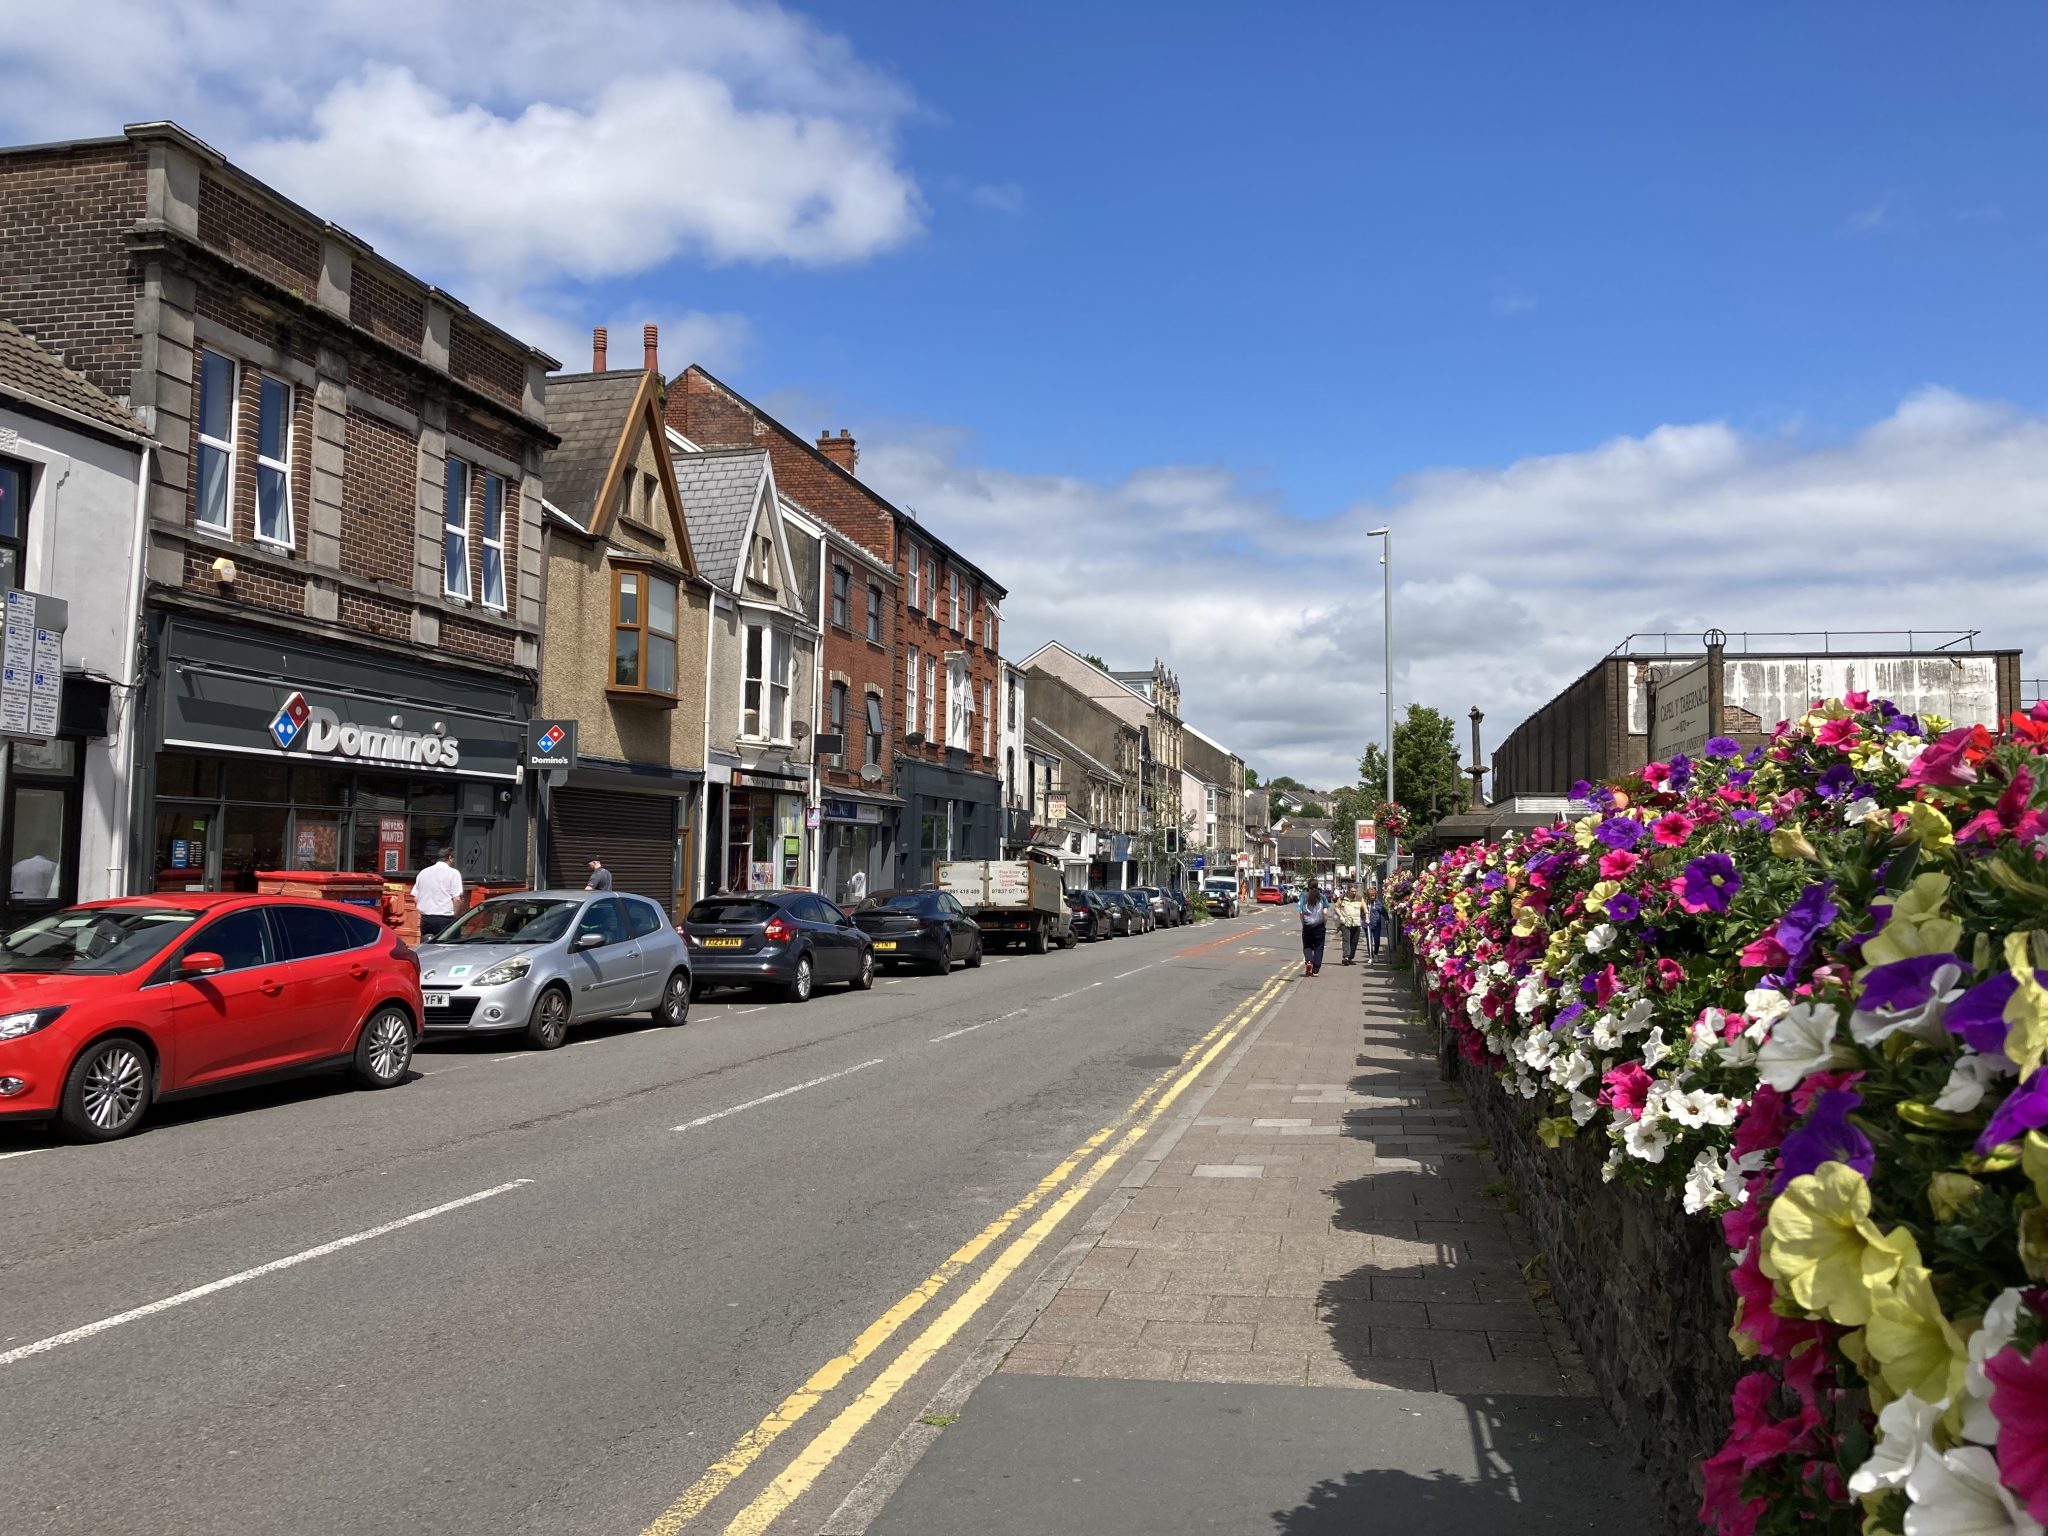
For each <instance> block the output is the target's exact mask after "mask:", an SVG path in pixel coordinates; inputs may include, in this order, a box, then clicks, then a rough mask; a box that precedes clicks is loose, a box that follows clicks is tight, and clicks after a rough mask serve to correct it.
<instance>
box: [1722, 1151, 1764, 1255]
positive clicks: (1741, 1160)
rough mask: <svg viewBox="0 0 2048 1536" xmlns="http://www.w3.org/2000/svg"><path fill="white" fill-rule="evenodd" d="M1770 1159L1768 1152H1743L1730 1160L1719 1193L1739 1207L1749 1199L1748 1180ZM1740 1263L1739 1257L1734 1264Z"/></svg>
mask: <svg viewBox="0 0 2048 1536" xmlns="http://www.w3.org/2000/svg"><path fill="white" fill-rule="evenodd" d="M1769 1158H1770V1154H1769V1153H1768V1152H1745V1153H1743V1154H1742V1156H1740V1157H1736V1158H1730V1159H1729V1162H1728V1171H1727V1172H1726V1173H1724V1174H1723V1175H1722V1176H1721V1193H1722V1194H1724V1195H1726V1196H1727V1197H1728V1198H1729V1199H1730V1200H1733V1201H1734V1202H1735V1203H1736V1204H1738V1205H1740V1204H1741V1203H1742V1202H1743V1201H1745V1200H1747V1199H1748V1198H1749V1180H1750V1177H1751V1175H1753V1174H1755V1173H1756V1172H1758V1171H1759V1170H1760V1169H1761V1168H1762V1167H1763V1165H1764V1164H1765V1162H1766V1161H1768V1160H1769ZM1741 1262H1742V1260H1741V1258H1740V1256H1738V1257H1737V1259H1736V1263H1738V1264H1740V1263H1741Z"/></svg>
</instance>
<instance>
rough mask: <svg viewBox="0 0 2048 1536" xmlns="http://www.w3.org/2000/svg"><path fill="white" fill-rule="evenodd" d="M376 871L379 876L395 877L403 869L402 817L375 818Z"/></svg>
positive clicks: (403, 821) (403, 826) (403, 819)
mask: <svg viewBox="0 0 2048 1536" xmlns="http://www.w3.org/2000/svg"><path fill="white" fill-rule="evenodd" d="M377 869H378V872H379V873H380V874H386V875H396V874H401V873H403V872H404V869H405V818H404V817H403V816H379V817H378V818H377Z"/></svg>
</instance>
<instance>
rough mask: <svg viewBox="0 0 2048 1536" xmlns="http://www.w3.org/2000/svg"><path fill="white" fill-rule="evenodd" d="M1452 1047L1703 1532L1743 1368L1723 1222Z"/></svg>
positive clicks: (1551, 1269) (1542, 1241)
mask: <svg viewBox="0 0 2048 1536" xmlns="http://www.w3.org/2000/svg"><path fill="white" fill-rule="evenodd" d="M1416 990H1417V993H1418V995H1421V994H1422V993H1423V987H1422V984H1421V976H1420V972H1419V970H1418V972H1417V976H1416ZM1429 1006H1430V1011H1431V1015H1432V1016H1431V1020H1430V1022H1431V1024H1432V1025H1433V1026H1435V1027H1436V1028H1438V1030H1439V1031H1440V1036H1439V1037H1440V1039H1441V1040H1443V1041H1445V1042H1448V1040H1449V1038H1450V1032H1449V1030H1448V1029H1445V1028H1444V1027H1443V1023H1444V1021H1443V1020H1442V1019H1441V1018H1439V1017H1436V1014H1437V1008H1436V1005H1435V1004H1434V1003H1432V1004H1430V1005H1429ZM1440 1059H1442V1060H1443V1061H1444V1063H1445V1067H1446V1070H1445V1075H1446V1076H1447V1077H1450V1078H1452V1079H1453V1080H1454V1081H1455V1082H1457V1084H1458V1085H1459V1088H1460V1089H1461V1091H1462V1092H1463V1093H1464V1096H1465V1099H1466V1102H1467V1103H1468V1104H1469V1105H1470V1106H1471V1109H1472V1113H1473V1118H1474V1119H1475V1120H1476V1121H1477V1122H1478V1124H1479V1126H1480V1128H1481V1130H1482V1132H1483V1134H1484V1135H1485V1136H1486V1138H1487V1140H1488V1141H1490V1142H1491V1143H1492V1145H1493V1152H1494V1157H1495V1159H1496V1160H1497V1161H1498V1162H1499V1164H1500V1167H1501V1169H1502V1171H1503V1172H1504V1173H1505V1175H1506V1176H1507V1179H1508V1181H1509V1183H1510V1184H1511V1185H1512V1187H1513V1189H1514V1192H1515V1196H1516V1198H1517V1199H1518V1200H1519V1202H1520V1204H1521V1214H1522V1219H1523V1221H1525V1222H1526V1223H1527V1224H1528V1226H1529V1229H1530V1231H1531V1232H1532V1233H1533V1234H1534V1236H1535V1238H1536V1241H1537V1244H1538V1247H1539V1251H1540V1252H1541V1253H1542V1255H1543V1258H1544V1261H1545V1265H1546V1275H1545V1278H1547V1279H1548V1280H1549V1283H1550V1287H1551V1291H1552V1294H1553V1296H1554V1298H1555V1300H1556V1302H1557V1306H1558V1310H1559V1311H1560V1312H1562V1313H1563V1315H1564V1319H1565V1322H1566V1324H1567V1325H1568V1326H1569V1327H1570V1329H1571V1331H1572V1338H1573V1341H1574V1342H1575V1343H1576V1344H1577V1345H1578V1347H1579V1352H1580V1353H1581V1354H1582V1355H1583V1356H1584V1357H1585V1362H1586V1369H1587V1370H1588V1372H1590V1373H1591V1375H1592V1377H1593V1381H1594V1383H1595V1385H1596V1386H1597V1388H1598V1390H1599V1393H1600V1396H1601V1398H1602V1400H1603V1401H1604V1402H1605V1404H1606V1406H1607V1410H1608V1412H1609V1413H1610V1414H1612V1415H1613V1417H1614V1421H1615V1423H1616V1424H1617V1425H1618V1426H1619V1427H1620V1429H1621V1431H1622V1434H1623V1435H1624V1436H1625V1437H1626V1439H1627V1442H1628V1444H1629V1445H1630V1447H1631V1448H1632V1450H1633V1451H1634V1453H1635V1457H1636V1460H1637V1462H1638V1463H1639V1464H1640V1465H1641V1466H1642V1467H1643V1468H1644V1470H1645V1471H1646V1472H1647V1473H1648V1474H1649V1475H1650V1477H1651V1478H1652V1479H1653V1480H1654V1481H1655V1483H1656V1485H1657V1486H1658V1488H1659V1489H1661V1490H1662V1491H1663V1494H1664V1500H1665V1506H1666V1509H1667V1511H1668V1514H1669V1525H1670V1529H1671V1531H1672V1532H1673V1533H1674V1536H1680V1533H1683V1536H1697V1532H1698V1531H1699V1529H1700V1526H1699V1522H1698V1518H1697V1512H1698V1509H1699V1504H1700V1475H1699V1464H1700V1462H1701V1461H1703V1460H1704V1459H1705V1458H1706V1457H1708V1456H1710V1455H1712V1454H1713V1453H1714V1452H1715V1451H1716V1450H1718V1449H1719V1448H1720V1446H1721V1442H1722V1440H1723V1439H1724V1438H1725V1437H1726V1435H1727V1433H1728V1395H1729V1393H1730V1392H1731V1391H1732V1390H1733V1388H1734V1385H1735V1379H1736V1377H1737V1376H1738V1375H1739V1374H1740V1373H1741V1369H1742V1360H1741V1358H1740V1357H1739V1356H1738V1355H1737V1354H1736V1353H1735V1346H1734V1345H1733V1344H1731V1343H1730V1342H1729V1340H1728V1327H1729V1324H1730V1322H1731V1321H1732V1320H1733V1319H1734V1316H1735V1293H1734V1291H1733V1290H1732V1289H1731V1288H1730V1286H1729V1284H1728V1278H1727V1249H1726V1247H1725V1246H1724V1244H1723V1243H1722V1241H1721V1234H1720V1229H1719V1226H1718V1224H1717V1223H1715V1222H1712V1221H1704V1220H1701V1219H1699V1218H1697V1217H1691V1216H1687V1215H1686V1214H1685V1213H1684V1212H1683V1211H1682V1210H1681V1209H1680V1207H1679V1205H1678V1202H1677V1200H1676V1199H1675V1198H1673V1197H1671V1196H1668V1195H1664V1194H1660V1193H1657V1192H1653V1191H1649V1190H1641V1189H1635V1188H1632V1187H1630V1186H1627V1185H1621V1184H1607V1183H1603V1182H1602V1181H1601V1178H1600V1165H1601V1162H1602V1160H1603V1153H1604V1151H1605V1148H1604V1146H1603V1145H1602V1144H1601V1143H1599V1142H1598V1141H1595V1140H1592V1139H1577V1140H1572V1141H1567V1142H1565V1143H1563V1144H1562V1145H1560V1146H1559V1147H1558V1148H1556V1150H1554V1151H1553V1150H1552V1149H1550V1148H1548V1147H1546V1146H1544V1145H1543V1143H1542V1142H1541V1141H1539V1140H1538V1139H1537V1138H1536V1134H1535V1130H1534V1126H1535V1123H1536V1120H1537V1119H1538V1118H1539V1117H1538V1116H1537V1115H1536V1114H1535V1113H1533V1112H1532V1110H1531V1107H1530V1106H1529V1105H1527V1104H1525V1103H1523V1102H1521V1101H1519V1100H1515V1099H1511V1098H1509V1097H1508V1095H1507V1094H1506V1093H1504V1092H1502V1090H1501V1086H1500V1082H1499V1080H1498V1079H1497V1078H1496V1077H1495V1076H1494V1074H1493V1072H1492V1071H1491V1070H1490V1069H1488V1068H1485V1067H1475V1066H1471V1065H1469V1064H1467V1063H1466V1062H1464V1061H1463V1060H1462V1059H1461V1058H1459V1057H1458V1056H1457V1055H1456V1053H1455V1052H1454V1051H1448V1050H1447V1051H1445V1052H1443V1054H1442V1057H1441V1058H1440Z"/></svg>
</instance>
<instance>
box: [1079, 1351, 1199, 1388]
mask: <svg viewBox="0 0 2048 1536" xmlns="http://www.w3.org/2000/svg"><path fill="white" fill-rule="evenodd" d="M1186 1361H1187V1351H1186V1350H1184V1349H1155V1348H1143V1349H1141V1348H1131V1347H1118V1346H1114V1345H1100V1346H1090V1347H1085V1348H1081V1349H1076V1350H1075V1351H1074V1353H1073V1355H1072V1356H1071V1357H1070V1358H1069V1359H1068V1361H1067V1363H1066V1365H1065V1367H1064V1368H1063V1369H1062V1370H1061V1371H1060V1374H1061V1375H1062V1376H1108V1377H1113V1378H1115V1379H1117V1380H1120V1381H1177V1380H1179V1379H1180V1373H1181V1367H1182V1365H1184V1364H1185V1363H1186Z"/></svg>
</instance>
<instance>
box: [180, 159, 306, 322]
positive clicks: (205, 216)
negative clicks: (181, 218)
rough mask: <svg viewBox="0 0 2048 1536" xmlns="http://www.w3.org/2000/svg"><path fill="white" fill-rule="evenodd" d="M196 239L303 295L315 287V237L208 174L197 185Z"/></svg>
mask: <svg viewBox="0 0 2048 1536" xmlns="http://www.w3.org/2000/svg"><path fill="white" fill-rule="evenodd" d="M199 238H200V240H201V241H202V242H203V243H204V244H206V245H210V246H212V247H213V248H214V249H215V250H217V251H219V252H220V253H221V254H222V255H225V256H229V257H232V258H233V259H234V260H236V261H239V262H241V263H242V264H243V265H244V266H247V267H253V268H254V269H255V270H256V271H258V272H261V273H262V274H263V275H264V276H265V277H267V278H269V279H270V280H271V281H272V282H274V283H277V284H278V285H279V286H281V287H284V288H291V289H296V290H297V291H298V292H299V293H300V294H302V295H303V296H305V297H306V298H308V299H310V298H312V297H313V295H314V294H315V293H316V292H317V291H318V290H319V286H320V242H319V241H318V240H316V239H314V238H313V236H311V235H309V234H307V233H306V232H305V231H304V230H303V229H300V228H299V227H298V226H297V225H296V224H293V223H290V222H288V221H286V220H285V219H283V218H281V217H279V216H278V215H277V214H275V213H272V212H270V210H268V209H267V208H265V207H263V205H262V204H260V203H258V202H256V201H255V200H254V199H252V198H248V197H245V196H243V195H242V193H240V192H239V191H237V190H236V189H235V188H234V187H232V186H230V185H228V184H227V183H226V182H224V181H221V180H219V179H218V178H216V177H214V176H211V175H208V176H206V177H205V178H204V179H203V180H202V181H201V182H200V184H199Z"/></svg>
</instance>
